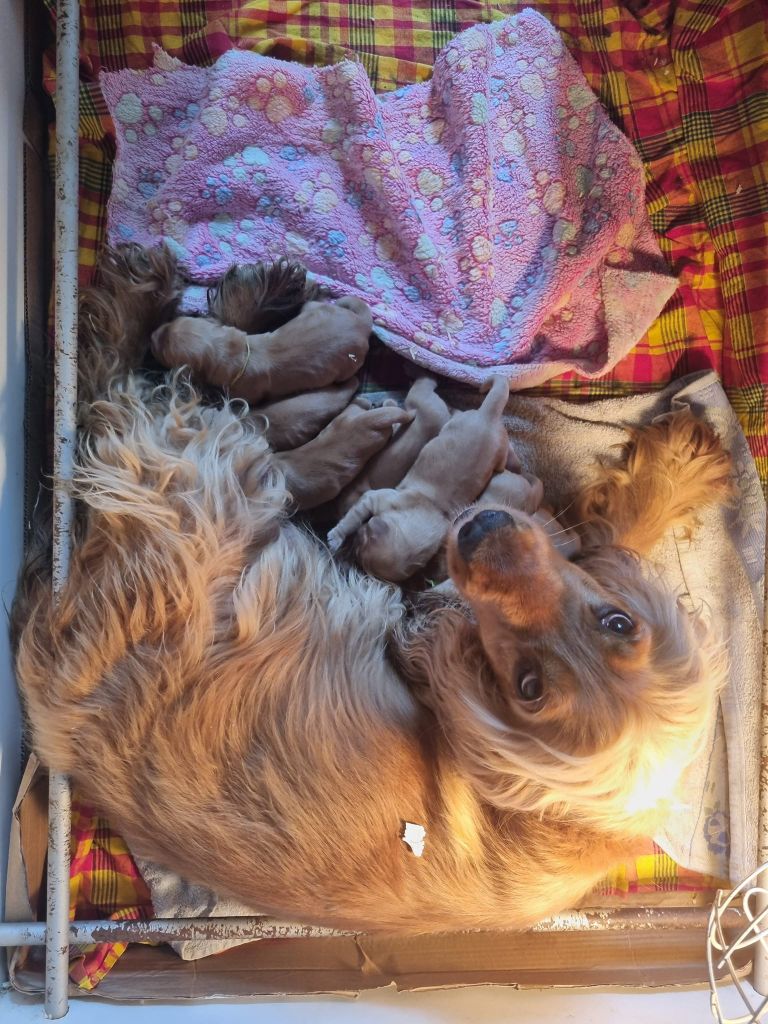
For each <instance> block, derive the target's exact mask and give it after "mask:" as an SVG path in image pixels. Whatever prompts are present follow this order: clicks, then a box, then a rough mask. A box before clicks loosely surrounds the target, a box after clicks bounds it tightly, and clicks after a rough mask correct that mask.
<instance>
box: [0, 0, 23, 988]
mask: <svg viewBox="0 0 768 1024" xmlns="http://www.w3.org/2000/svg"><path fill="white" fill-rule="evenodd" d="M23 38H24V37H23V17H22V4H21V2H16V0H0V140H2V144H1V145H0V598H2V605H0V882H1V883H2V889H1V890H0V917H2V908H3V903H4V899H5V869H6V859H7V852H8V822H9V819H10V808H11V804H12V803H13V797H14V795H15V791H16V785H17V782H18V778H19V768H20V764H19V758H20V744H19V710H18V703H17V699H16V686H15V683H14V680H13V675H12V672H11V661H10V656H9V650H8V630H7V619H6V615H5V609H7V608H8V607H9V606H10V602H11V599H12V597H13V589H14V585H15V580H16V574H17V572H18V568H19V559H20V557H21V550H22V526H23V499H24V432H23V424H24V289H23V272H22V258H23V245H22V240H23V199H24V197H23V187H22V129H21V118H22V105H23V98H24V45H23ZM0 965H2V966H0V971H2V970H4V969H5V958H4V957H2V956H0Z"/></svg>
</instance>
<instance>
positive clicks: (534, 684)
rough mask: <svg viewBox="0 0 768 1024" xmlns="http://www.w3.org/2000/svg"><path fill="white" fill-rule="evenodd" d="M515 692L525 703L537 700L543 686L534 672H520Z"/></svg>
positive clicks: (542, 690)
mask: <svg viewBox="0 0 768 1024" xmlns="http://www.w3.org/2000/svg"><path fill="white" fill-rule="evenodd" d="M517 692H518V693H519V694H520V696H521V698H522V699H523V700H525V701H533V700H538V699H539V697H541V695H542V693H543V692H544V686H543V684H542V682H541V679H540V678H539V677H538V676H537V675H536V673H535V672H522V673H521V674H520V675H519V676H518V678H517Z"/></svg>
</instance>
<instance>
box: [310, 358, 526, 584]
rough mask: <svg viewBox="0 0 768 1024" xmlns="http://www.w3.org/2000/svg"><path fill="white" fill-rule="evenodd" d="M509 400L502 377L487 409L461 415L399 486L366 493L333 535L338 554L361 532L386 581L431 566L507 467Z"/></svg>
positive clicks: (373, 565)
mask: <svg viewBox="0 0 768 1024" xmlns="http://www.w3.org/2000/svg"><path fill="white" fill-rule="evenodd" d="M508 398H509V384H508V383H507V381H506V380H504V378H502V377H494V379H493V383H492V386H491V388H490V390H489V392H488V395H487V396H486V398H485V401H484V402H483V404H482V405H481V406H480V408H479V409H470V410H468V411H467V412H457V413H454V415H453V416H452V417H451V418H450V419H449V420H448V422H447V423H446V424H445V426H444V427H443V428H442V430H441V431H440V433H439V434H438V435H437V437H435V438H434V439H433V440H432V441H430V442H429V443H428V444H427V445H426V446H425V447H424V448H423V449H422V450H421V452H420V454H419V457H418V458H417V459H416V461H415V463H414V464H413V466H412V468H411V469H410V471H409V472H408V473H407V474H406V475H405V477H404V478H403V480H402V482H401V484H400V486H399V487H397V488H396V489H392V488H390V489H386V490H378V491H367V492H366V493H365V494H364V495H363V497H362V498H360V500H359V501H358V502H357V504H356V505H354V506H353V508H351V509H350V510H349V512H347V514H346V515H345V516H344V517H343V518H342V519H341V521H340V522H339V523H338V524H337V525H336V526H335V527H334V529H333V530H331V532H330V533H329V534H328V546H329V547H330V549H331V551H337V550H338V549H339V548H340V547H341V545H342V544H343V543H344V541H345V540H346V539H347V537H350V536H352V535H355V540H354V554H355V558H356V560H357V561H358V562H359V564H360V565H361V566H362V567H363V568H364V569H365V570H366V572H369V573H371V575H373V576H378V577H379V579H384V580H390V581H392V582H401V581H403V580H406V579H408V578H409V577H410V576H412V575H413V574H414V573H415V572H417V571H418V570H419V569H421V568H423V566H425V565H426V564H427V562H428V561H429V560H430V558H432V556H433V555H434V554H435V553H436V551H437V550H438V548H439V547H440V545H441V544H442V542H443V539H444V537H445V534H446V531H447V529H448V527H449V526H450V522H451V516H452V515H455V514H456V512H457V511H459V510H460V509H462V508H464V507H466V505H467V504H469V503H470V502H472V501H474V500H475V498H476V497H477V495H478V494H479V493H480V492H481V491H482V490H483V489H484V488H485V486H486V485H487V484H488V482H489V480H490V478H491V476H492V475H493V473H494V472H498V471H500V470H502V469H504V467H505V466H506V463H507V458H508V454H509V438H508V436H507V432H506V430H505V429H504V423H503V420H502V416H503V413H504V407H505V405H506V404H507V399H508Z"/></svg>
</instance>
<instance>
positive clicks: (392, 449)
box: [338, 377, 451, 513]
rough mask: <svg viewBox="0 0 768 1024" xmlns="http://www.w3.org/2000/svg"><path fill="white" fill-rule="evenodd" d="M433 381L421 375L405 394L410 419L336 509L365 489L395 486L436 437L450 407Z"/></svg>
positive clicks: (344, 508) (349, 503)
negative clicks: (411, 417) (424, 448)
mask: <svg viewBox="0 0 768 1024" xmlns="http://www.w3.org/2000/svg"><path fill="white" fill-rule="evenodd" d="M435 387H436V383H435V381H434V380H431V379H430V378H429V377H420V378H419V380H417V381H416V382H415V383H414V384H412V385H411V389H410V391H409V392H408V394H407V395H406V397H405V402H404V406H405V408H406V409H407V410H408V411H409V412H412V413H413V419H412V420H411V422H410V423H409V424H408V425H407V426H405V427H401V428H400V430H399V431H398V432H397V434H395V436H394V438H393V439H392V441H391V442H390V443H389V444H388V445H387V447H386V448H384V449H382V451H380V452H379V453H378V455H375V456H374V457H373V458H372V459H371V461H370V462H369V463H368V465H367V466H366V467H365V470H364V471H363V472H362V473H361V474H360V476H359V477H357V478H356V479H355V480H353V481H352V483H351V484H350V485H349V487H347V489H346V490H345V491H344V492H343V493H342V494H341V496H340V497H339V502H338V504H339V511H340V512H342V513H344V512H347V511H349V509H350V508H352V506H353V505H354V504H355V502H356V501H357V500H358V499H359V498H361V497H362V496H363V494H365V492H366V491H375V490H380V489H381V488H383V487H396V486H397V485H398V484H399V483H400V481H401V480H402V479H403V477H404V476H405V474H406V473H407V472H408V470H409V469H410V468H411V466H413V464H414V462H415V461H416V459H417V458H418V456H419V453H420V452H421V450H422V448H423V447H424V446H425V445H426V444H427V443H428V442H429V441H431V440H432V438H433V437H437V435H438V434H439V433H440V431H441V430H442V428H443V427H444V426H445V424H446V423H447V422H448V420H449V419H450V416H451V411H450V409H449V408H448V406H447V405H446V404H445V402H444V401H443V400H442V398H440V396H439V395H438V394H437V393H436V392H435Z"/></svg>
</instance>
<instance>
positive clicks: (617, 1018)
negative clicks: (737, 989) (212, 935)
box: [0, 988, 737, 1024]
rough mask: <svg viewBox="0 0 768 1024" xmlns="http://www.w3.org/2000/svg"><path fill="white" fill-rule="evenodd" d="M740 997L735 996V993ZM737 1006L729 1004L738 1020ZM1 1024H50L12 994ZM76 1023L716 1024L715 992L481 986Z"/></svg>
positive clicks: (96, 1010)
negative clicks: (712, 999)
mask: <svg viewBox="0 0 768 1024" xmlns="http://www.w3.org/2000/svg"><path fill="white" fill-rule="evenodd" d="M734 994H735V993H734ZM736 1007H737V1004H736V1002H735V1001H729V1006H728V1009H729V1012H731V1013H733V1014H734V1015H736ZM0 1019H2V1020H3V1021H5V1020H8V1021H10V1022H12V1024H32V1022H33V1021H34V1022H37V1021H41V1020H43V1019H44V1018H43V1014H42V1008H41V1007H40V1005H39V1004H30V1003H28V1002H26V1001H23V1000H20V999H19V998H18V997H16V996H13V995H12V994H11V993H6V994H5V995H4V996H0ZM66 1019H67V1021H72V1024H81V1022H83V1024H86V1022H87V1024H97V1022H98V1024H106V1021H107V1020H108V1021H109V1024H156V1022H157V1024H159V1022H161V1021H162V1024H175V1022H176V1021H179V1022H182V1024H197V1022H200V1024H218V1022H219V1021H226V1024H238V1022H240V1021H243V1022H245V1021H247V1022H248V1024H267V1022H269V1024H307V1022H308V1021H311V1024H478V1022H482V1024H534V1022H536V1024H576V1022H578V1024H619V1022H621V1024H709V1022H711V1021H712V1020H713V1018H712V1016H711V1014H710V1009H709V993H708V992H705V991H702V990H698V991H667V992H618V991H601V992H578V991H572V990H563V989H561V990H556V991H548V992H539V991H526V992H517V991H515V990H512V989H500V988H477V989H463V990H460V991H459V990H456V991H449V992H420V993H409V994H398V993H397V992H394V991H390V990H387V991H382V992H378V993H374V994H368V995H365V996H361V997H360V998H359V999H349V1000H341V999H337V998H333V999H322V1000H320V999H312V1000H296V1001H293V1000H292V1001H287V1000H284V1001H279V1002H277V1001H268V1002H266V1001H265V1002H249V1003H247V1004H243V1003H191V1004H179V1003H176V1004H167V1005H165V1004H163V1005H158V1004H154V1005H145V1006H136V1005H130V1006H128V1005H121V1004H107V1003H103V1002H102V1003H99V1002H93V1001H88V1002H81V1001H75V1002H73V1003H72V1008H71V1010H70V1013H69V1015H68V1017H67V1018H66Z"/></svg>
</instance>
